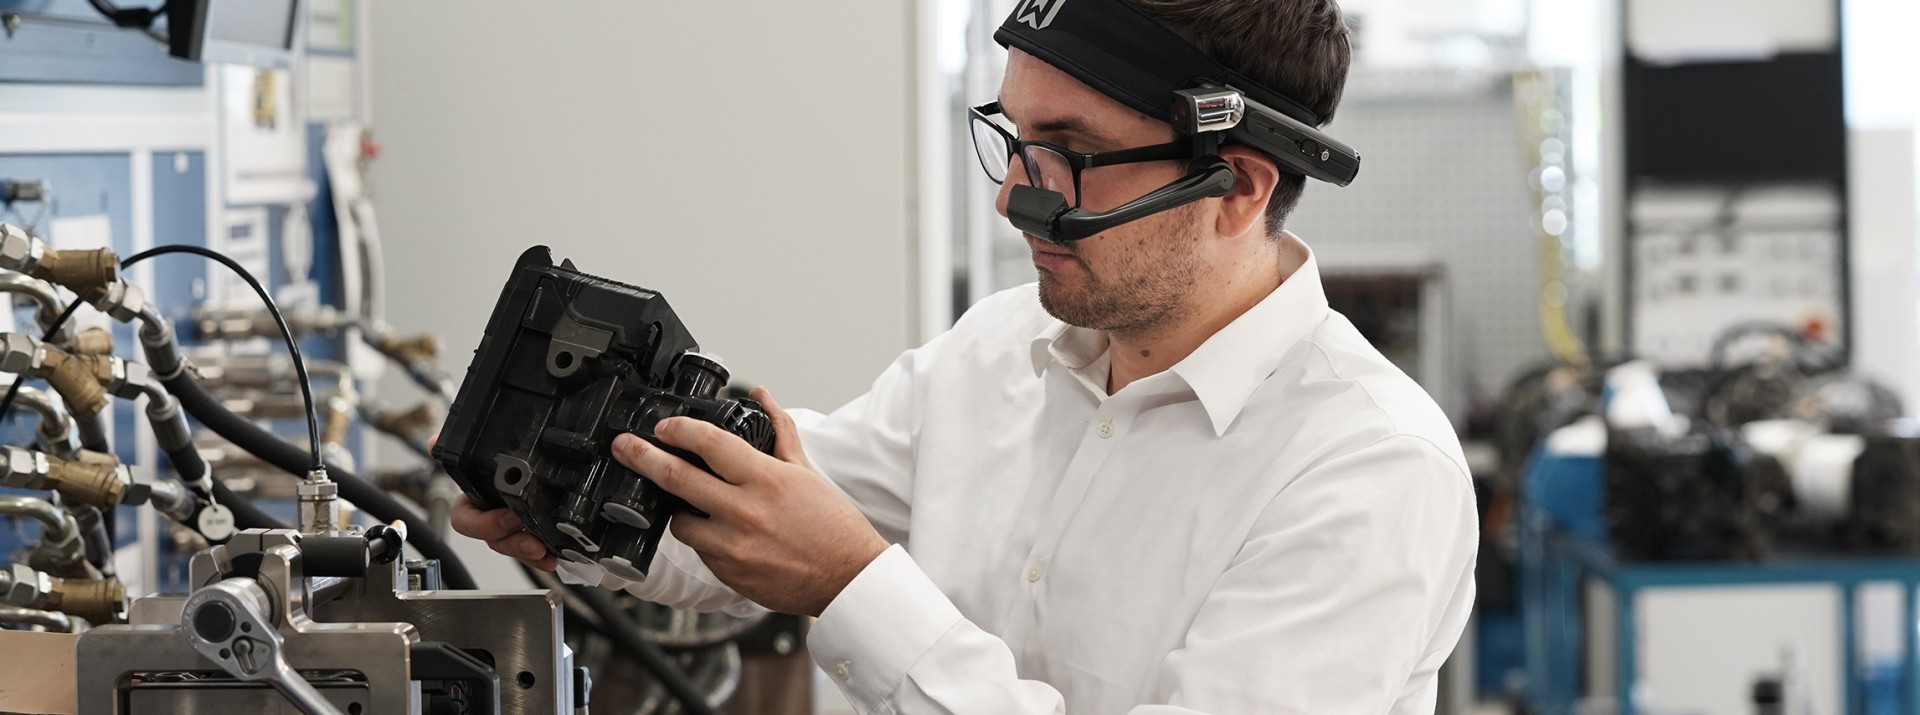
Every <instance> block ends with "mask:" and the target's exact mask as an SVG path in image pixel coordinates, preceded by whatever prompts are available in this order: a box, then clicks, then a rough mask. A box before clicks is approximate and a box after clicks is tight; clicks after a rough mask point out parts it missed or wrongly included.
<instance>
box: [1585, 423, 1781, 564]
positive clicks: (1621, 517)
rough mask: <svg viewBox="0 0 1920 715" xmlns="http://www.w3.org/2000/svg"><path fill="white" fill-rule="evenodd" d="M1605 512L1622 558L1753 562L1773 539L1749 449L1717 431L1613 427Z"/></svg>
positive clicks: (1609, 438)
mask: <svg viewBox="0 0 1920 715" xmlns="http://www.w3.org/2000/svg"><path fill="white" fill-rule="evenodd" d="M1605 459H1606V485H1605V488H1606V499H1605V504H1606V515H1607V521H1608V523H1609V524H1610V525H1611V527H1612V532H1613V542H1614V545H1615V548H1616V549H1617V551H1618V553H1619V555H1620V558H1621V559H1622V560H1668V559H1755V558H1760V557H1763V556H1765V555H1766V554H1767V552H1768V551H1769V549H1770V546H1771V544H1770V542H1768V540H1767V539H1766V535H1765V532H1764V531H1763V530H1762V528H1761V527H1762V520H1761V518H1762V510H1761V504H1762V503H1763V502H1767V501H1776V502H1777V501H1778V496H1777V495H1769V494H1764V493H1762V491H1761V488H1762V487H1763V486H1767V483H1759V482H1756V481H1755V478H1754V477H1755V475H1756V474H1758V472H1756V471H1755V470H1752V469H1749V466H1748V465H1749V464H1750V462H1751V461H1752V450H1750V449H1749V448H1747V447H1746V446H1745V445H1743V444H1741V443H1739V442H1738V441H1737V440H1734V439H1732V438H1731V437H1730V436H1728V435H1725V434H1722V433H1719V432H1710V433H1690V434H1683V435H1679V436H1667V435H1663V434H1660V433H1659V432H1658V431H1657V430H1655V429H1652V428H1640V429H1614V430H1611V431H1610V432H1609V434H1608V436H1607V452H1606V458H1605Z"/></svg>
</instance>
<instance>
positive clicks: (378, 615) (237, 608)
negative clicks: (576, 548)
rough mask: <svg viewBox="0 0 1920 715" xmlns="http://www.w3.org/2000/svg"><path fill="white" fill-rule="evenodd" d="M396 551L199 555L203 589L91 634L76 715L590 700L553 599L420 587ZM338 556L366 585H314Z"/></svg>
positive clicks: (557, 708) (242, 540) (522, 709)
mask: <svg viewBox="0 0 1920 715" xmlns="http://www.w3.org/2000/svg"><path fill="white" fill-rule="evenodd" d="M397 545H398V541H397V534H390V533H388V532H384V531H381V530H379V529H374V530H369V531H368V532H367V533H366V534H348V535H343V536H336V537H316V536H306V535H302V534H300V533H298V532H294V531H290V530H253V531H245V532H241V533H240V534H239V535H237V536H235V537H234V539H233V540H232V541H231V542H229V543H228V544H227V545H225V546H217V547H214V548H211V549H208V550H207V551H203V552H201V553H199V554H196V555H195V556H194V558H193V562H192V564H191V565H190V567H189V572H190V574H189V578H188V580H189V582H190V583H196V584H207V585H206V586H203V587H201V588H200V589H197V590H196V591H195V592H194V593H192V594H187V595H156V596H148V597H146V598H141V599H139V600H136V601H135V602H134V603H133V606H132V608H131V609H130V610H129V625H110V626H101V627H98V628H94V629H92V630H90V631H87V632H86V633H85V634H84V635H82V636H81V638H80V642H79V645H78V646H77V650H76V652H75V661H76V663H77V665H78V667H77V678H78V683H77V684H78V693H79V698H80V701H79V710H78V712H79V713H80V714H81V715H106V714H108V713H134V714H138V713H171V712H242V711H244V710H242V709H241V708H243V707H245V708H251V709H252V711H267V712H272V711H274V708H282V707H284V706H285V703H286V701H287V698H286V697H285V696H283V695H281V694H280V693H281V692H285V691H284V690H280V689H281V688H283V687H284V688H286V689H287V690H294V691H300V692H296V693H295V698H296V700H295V702H300V703H301V707H309V708H318V707H331V708H333V709H334V710H336V711H341V712H346V713H407V712H422V713H432V712H467V713H475V714H482V713H487V714H491V713H551V714H553V715H572V714H573V713H574V712H575V710H576V707H578V705H579V704H584V703H585V701H586V694H585V693H584V692H579V691H577V690H576V689H575V688H576V685H577V684H582V683H581V682H580V681H581V679H580V678H578V677H577V676H576V673H575V668H574V666H573V662H572V653H571V651H570V650H569V649H568V648H567V647H566V645H565V643H564V641H563V640H562V639H561V629H560V621H561V614H560V606H559V602H558V600H557V598H556V597H555V596H554V595H553V594H551V593H549V592H546V591H511V592H474V591H432V590H420V589H417V588H414V587H413V586H412V584H413V583H414V582H415V581H416V578H415V576H417V581H418V582H419V583H420V584H422V585H433V584H436V583H437V581H438V580H439V574H438V569H437V568H436V567H435V566H434V565H432V564H431V563H421V564H414V565H413V566H417V567H418V571H417V572H415V571H414V570H413V568H411V567H410V566H409V565H408V564H406V563H404V562H403V561H401V560H399V559H392V558H389V557H390V556H394V555H397V554H398V551H399V549H398V548H397ZM343 548H346V549H351V548H357V549H361V550H362V553H363V554H364V555H365V561H355V562H354V563H365V564H367V566H366V568H365V570H364V575H363V576H359V577H345V578H342V577H320V576H315V575H313V574H312V573H311V571H310V570H309V568H308V564H309V563H310V559H315V558H318V559H320V560H321V561H327V562H333V563H336V564H337V563H339V562H340V561H341V558H340V555H339V553H337V552H339V551H340V550H341V549H343ZM309 550H311V551H314V552H316V553H308V552H309ZM318 552H328V553H331V554H333V555H321V554H320V553H318ZM316 565H317V564H316ZM322 570H326V569H324V568H323V569H322ZM347 570H348V571H352V570H354V569H347ZM243 641H248V642H247V644H246V645H240V644H241V643H242V642H243ZM223 651H224V652H223ZM276 658H277V661H276ZM282 664H284V666H285V667H284V669H282V668H281V665H282ZM209 670H214V671H216V675H212V676H209V675H207V674H206V671H209ZM219 673H224V675H220V674H219ZM303 683H304V684H305V685H306V686H308V687H309V688H310V689H311V691H312V692H310V693H309V692H304V691H305V688H302V687H301V684H303ZM270 688H272V689H270ZM315 696H317V699H316V697H315ZM462 705H463V706H464V709H463V710H460V709H456V706H462ZM313 711H314V710H309V712H313ZM319 711H320V712H327V711H326V710H319Z"/></svg>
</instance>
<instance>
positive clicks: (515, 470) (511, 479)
mask: <svg viewBox="0 0 1920 715" xmlns="http://www.w3.org/2000/svg"><path fill="white" fill-rule="evenodd" d="M526 478H527V473H526V472H523V471H521V470H520V468H519V467H508V468H507V485H508V486H512V485H515V484H519V483H520V480H522V479H526Z"/></svg>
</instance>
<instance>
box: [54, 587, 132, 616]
mask: <svg viewBox="0 0 1920 715" xmlns="http://www.w3.org/2000/svg"><path fill="white" fill-rule="evenodd" d="M48 580H49V581H51V582H52V586H53V587H52V588H51V589H48V591H47V597H46V608H47V610H50V611H60V612H62V613H66V614H68V615H73V616H79V617H81V618H85V619H87V622H89V623H92V624H94V625H101V624H104V623H120V622H122V621H124V620H126V617H127V587H126V586H124V585H122V584H121V583H120V579H117V578H111V577H109V578H101V579H65V578H60V577H57V576H52V577H48Z"/></svg>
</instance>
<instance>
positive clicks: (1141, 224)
mask: <svg viewBox="0 0 1920 715" xmlns="http://www.w3.org/2000/svg"><path fill="white" fill-rule="evenodd" d="M1000 106H1001V108H1002V110H1004V111H1005V112H1006V117H1007V119H1009V120H1011V121H1012V122H1013V123H1014V126H1016V127H1017V128H1018V130H1019V135H1020V138H1021V139H1029V140H1037V141H1044V142H1047V143H1049V144H1055V145H1058V146H1062V147H1065V148H1067V149H1069V150H1072V151H1077V152H1082V153H1096V152H1104V151H1115V150H1119V149H1131V148H1134V147H1142V146H1151V145H1154V144H1164V143H1166V142H1169V141H1173V139H1174V133H1173V127H1172V126H1170V125H1168V124H1167V123H1165V122H1162V121H1159V120H1157V119H1154V118H1152V117H1148V116H1146V115H1144V114H1141V113H1139V112H1136V111H1134V110H1133V109H1131V108H1129V107H1127V106H1126V105H1123V104H1121V103H1119V102H1117V101H1115V100H1113V99H1112V98H1109V97H1107V96H1106V95H1103V94H1100V93H1099V92H1097V91H1095V90H1094V89H1093V88H1092V87H1088V86H1087V85H1085V84H1083V83H1081V82H1080V81H1079V80H1076V79H1074V78H1073V77H1071V76H1069V75H1067V74H1066V73H1064V72H1061V71H1060V70H1057V69H1054V68H1053V66H1051V65H1048V64H1047V63H1045V62H1042V61H1040V60H1039V59H1036V58H1035V57H1033V56H1032V55H1029V54H1027V53H1025V52H1021V51H1020V50H1018V49H1014V50H1011V51H1010V55H1009V57H1008V60H1007V73H1006V76H1005V78H1004V79H1002V81H1001V84H1000ZM1013 162H1014V165H1013V167H1012V168H1011V170H1010V171H1008V172H1007V180H1006V182H1005V183H1004V184H1003V185H1002V186H1001V187H1000V197H999V201H998V207H999V210H1000V215H1002V216H1005V215H1006V214H1007V196H1008V192H1009V191H1010V188H1011V187H1012V186H1013V185H1014V183H1015V182H1019V183H1023V184H1024V183H1027V178H1026V177H1027V172H1026V167H1025V166H1024V165H1023V164H1022V163H1021V159H1020V158H1019V157H1017V156H1016V157H1014V159H1013ZM1185 173H1186V165H1185V162H1179V161H1156V162H1147V163H1139V164H1119V165H1114V166H1103V167H1097V168H1091V169H1087V170H1086V171H1085V172H1083V173H1082V174H1081V187H1080V207H1081V208H1084V209H1086V210H1088V211H1108V210H1111V209H1113V208H1115V207H1118V206H1120V205H1121V204H1124V203H1126V202H1128V201H1132V200H1134V199H1136V198H1139V197H1141V196H1143V195H1146V194H1147V193H1149V192H1152V191H1153V190H1155V189H1158V188H1160V187H1161V186H1164V185H1166V184H1168V183H1170V182H1172V181H1175V180H1177V179H1179V178H1180V177H1181V176H1183V175H1185ZM1049 180H1060V181H1070V180H1071V179H1070V178H1069V177H1059V178H1058V179H1055V178H1054V177H1049ZM1205 206H1206V202H1201V203H1196V204H1189V205H1186V206H1182V207H1180V208H1178V209H1174V210H1172V211H1166V212H1163V213H1159V214H1155V215H1153V216H1149V217H1147V218H1144V219H1141V220H1138V221H1134V222H1131V223H1127V224H1124V225H1121V226H1119V227H1117V228H1114V229H1112V230H1109V231H1106V232H1103V233H1099V234H1095V235H1093V236H1090V237H1088V238H1085V239H1082V240H1080V241H1076V242H1074V243H1073V244H1072V246H1071V247H1062V246H1057V245H1054V244H1051V243H1047V242H1045V241H1042V240H1040V239H1038V238H1036V237H1034V236H1031V235H1029V236H1027V245H1028V247H1029V248H1031V249H1032V250H1033V262H1034V266H1035V268H1037V269H1038V270H1039V274H1040V304H1041V306H1043V307H1045V308H1046V310H1047V312H1048V313H1051V314H1052V315H1053V316H1054V317H1055V318H1059V319H1060V320H1061V321H1063V322H1065V323H1067V324H1069V325H1074V326H1078V327H1082V328H1089V329H1093V330H1105V331H1114V332H1130V333H1140V332H1145V331H1149V330H1152V329H1155V328H1159V327H1162V326H1164V325H1167V324H1170V323H1173V322H1175V321H1178V320H1180V319H1181V318H1182V317H1183V315H1184V305H1185V302H1186V298H1187V296H1188V295H1189V293H1190V292H1191V291H1192V290H1193V286H1194V284H1195V282H1196V281H1197V279H1198V278H1199V277H1200V275H1201V273H1202V268H1203V267H1204V264H1205V259H1204V249H1205V246H1204V245H1203V242H1204V240H1205V238H1206V235H1207V234H1206V233H1205V232H1204V230H1203V228H1204V226H1203V225H1202V222H1203V218H1204V217H1205V216H1206V214H1207V212H1206V210H1205Z"/></svg>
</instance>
